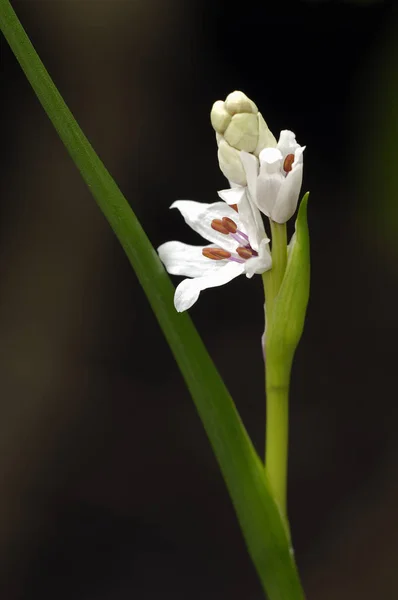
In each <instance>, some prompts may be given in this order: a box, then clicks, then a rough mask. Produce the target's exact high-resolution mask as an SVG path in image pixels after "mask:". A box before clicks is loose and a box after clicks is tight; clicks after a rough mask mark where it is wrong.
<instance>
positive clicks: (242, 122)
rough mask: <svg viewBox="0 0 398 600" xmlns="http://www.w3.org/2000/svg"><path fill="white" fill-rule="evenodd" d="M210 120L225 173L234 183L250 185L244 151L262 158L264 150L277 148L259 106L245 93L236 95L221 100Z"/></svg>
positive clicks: (236, 93)
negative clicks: (243, 163)
mask: <svg viewBox="0 0 398 600" xmlns="http://www.w3.org/2000/svg"><path fill="white" fill-rule="evenodd" d="M210 119H211V124H212V126H213V128H214V130H215V131H216V138H217V144H218V147H219V150H218V159H219V163H220V168H221V171H222V172H223V173H224V175H225V176H226V177H227V178H228V179H229V180H230V181H232V182H233V183H237V184H239V185H246V176H245V171H244V169H243V166H242V163H241V160H240V156H239V153H240V151H241V150H243V151H245V152H249V153H253V154H255V155H256V156H257V157H258V155H259V154H260V152H261V150H263V148H267V147H269V146H276V139H275V138H274V136H273V135H272V133H271V132H270V130H269V129H268V126H267V124H266V122H265V121H264V119H263V117H262V115H261V114H260V113H259V112H258V108H257V106H256V105H255V104H254V102H253V101H252V100H250V98H248V97H247V96H246V94H244V93H243V92H239V91H235V92H232V93H231V94H229V95H228V96H227V97H226V99H225V102H223V101H222V100H217V102H215V103H214V104H213V107H212V109H211V113H210ZM242 182H243V183H242Z"/></svg>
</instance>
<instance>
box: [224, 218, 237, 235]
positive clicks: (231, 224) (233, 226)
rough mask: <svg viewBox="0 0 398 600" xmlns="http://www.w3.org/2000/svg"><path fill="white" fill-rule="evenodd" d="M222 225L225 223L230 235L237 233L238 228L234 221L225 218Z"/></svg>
mask: <svg viewBox="0 0 398 600" xmlns="http://www.w3.org/2000/svg"><path fill="white" fill-rule="evenodd" d="M222 223H223V225H224V227H225V229H228V232H229V233H236V230H237V229H238V226H237V224H236V223H235V221H233V220H232V219H229V218H228V217H223V218H222Z"/></svg>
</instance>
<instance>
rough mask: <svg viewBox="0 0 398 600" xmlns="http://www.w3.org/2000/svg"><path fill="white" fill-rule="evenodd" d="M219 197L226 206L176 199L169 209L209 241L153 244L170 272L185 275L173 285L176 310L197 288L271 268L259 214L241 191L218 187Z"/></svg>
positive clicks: (183, 306) (190, 301) (183, 307)
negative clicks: (199, 243) (156, 246)
mask: <svg viewBox="0 0 398 600" xmlns="http://www.w3.org/2000/svg"><path fill="white" fill-rule="evenodd" d="M219 195H220V197H222V198H223V199H225V200H226V202H227V204H226V203H225V202H214V203H213V204H204V203H202V202H194V201H192V200H177V201H176V202H174V203H173V204H172V205H171V207H170V208H177V209H178V210H179V211H180V212H181V214H182V216H183V217H184V219H185V222H186V223H187V224H188V225H189V226H190V227H192V229H193V230H194V231H196V232H197V233H199V234H200V235H201V236H202V237H204V238H205V239H207V240H209V242H211V243H210V244H209V245H206V246H191V245H189V244H184V243H182V242H176V241H173V242H166V243H165V244H162V245H161V246H160V247H159V248H158V253H159V257H160V259H161V261H162V262H163V263H164V265H165V267H166V269H167V271H168V272H169V273H171V274H172V275H184V276H186V277H189V278H190V279H184V280H183V281H182V282H181V283H180V284H179V285H178V286H177V289H176V292H175V296H174V305H175V307H176V309H177V311H178V312H182V311H184V310H187V309H188V308H190V307H191V306H192V305H193V304H194V303H195V302H196V300H197V299H198V298H199V294H200V292H201V291H202V290H205V289H207V288H210V287H217V286H220V285H224V284H225V283H228V282H229V281H231V280H232V279H234V278H235V277H237V276H238V275H242V274H243V273H245V274H246V276H247V277H252V276H253V275H254V274H255V273H264V271H267V270H268V269H270V268H271V254H270V252H269V249H268V244H269V239H268V238H267V236H266V233H265V230H264V224H263V221H262V218H261V214H260V212H259V211H258V209H257V208H256V207H255V206H253V205H252V204H251V203H250V202H249V200H248V198H247V196H246V193H245V189H244V188H242V187H237V188H232V189H228V190H223V191H222V192H219ZM228 204H231V205H233V206H235V205H236V206H235V208H233V206H229V205H228ZM236 209H237V210H238V212H237V210H236Z"/></svg>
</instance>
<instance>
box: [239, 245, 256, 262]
mask: <svg viewBox="0 0 398 600" xmlns="http://www.w3.org/2000/svg"><path fill="white" fill-rule="evenodd" d="M236 252H237V254H239V256H240V257H241V258H244V259H248V258H252V257H253V256H258V253H257V252H256V251H255V250H253V249H252V248H244V247H243V246H238V248H237V249H236Z"/></svg>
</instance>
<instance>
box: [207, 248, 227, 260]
mask: <svg viewBox="0 0 398 600" xmlns="http://www.w3.org/2000/svg"><path fill="white" fill-rule="evenodd" d="M202 254H203V256H205V257H206V258H211V259H212V260H223V259H225V258H230V257H231V253H230V252H227V251H226V250H223V249H222V248H203V249H202Z"/></svg>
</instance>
